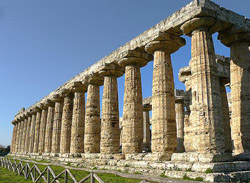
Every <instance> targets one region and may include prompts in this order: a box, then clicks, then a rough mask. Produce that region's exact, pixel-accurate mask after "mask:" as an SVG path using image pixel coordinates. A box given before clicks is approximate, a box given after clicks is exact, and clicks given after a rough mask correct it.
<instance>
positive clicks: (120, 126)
mask: <svg viewBox="0 0 250 183" xmlns="http://www.w3.org/2000/svg"><path fill="white" fill-rule="evenodd" d="M214 33H218V40H220V42H221V43H222V44H223V45H225V46H226V47H229V48H230V58H227V57H224V56H219V55H216V54H215V53H216V51H215V49H214V44H213V37H212V35H213V34H214ZM183 35H186V36H188V37H190V38H191V48H190V51H191V60H190V62H189V65H188V66H186V67H184V68H182V69H180V71H179V80H180V81H181V82H183V83H184V84H185V91H183V90H178V89H175V85H174V78H173V68H172V62H178V60H171V54H173V53H175V52H178V50H179V49H180V48H181V47H183V46H185V44H186V41H185V39H184V38H183V37H182V36H183ZM249 46H250V20H249V19H248V18H246V17H244V16H241V15H239V14H237V13H234V12H232V11H230V10H227V9H225V8H223V7H220V6H219V5H217V4H215V3H213V2H212V1H210V0H193V1H192V2H191V3H189V4H188V5H186V6H185V7H183V8H181V9H180V10H178V11H177V12H175V13H174V14H173V15H171V16H170V17H168V18H167V19H165V20H163V21H161V22H160V23H158V24H157V25H155V26H154V27H152V28H150V29H149V30H147V31H145V32H143V33H142V34H140V35H139V36H137V37H136V38H134V39H133V40H131V41H129V42H127V43H126V44H125V45H123V46H121V47H120V48H118V49H117V50H115V51H113V52H112V53H111V54H110V55H108V56H106V57H104V58H103V59H101V60H100V61H98V62H96V63H95V64H94V65H92V66H91V67H89V68H87V69H86V70H85V71H83V72H81V73H80V74H78V75H76V76H75V77H74V78H72V79H71V80H69V81H67V82H66V83H65V84H63V85H62V86H61V87H59V88H57V89H56V90H55V91H53V92H51V93H50V94H49V95H48V96H46V97H44V98H43V99H41V100H40V101H39V102H37V103H35V104H34V105H32V106H30V107H29V108H28V109H24V108H23V109H21V110H20V111H19V112H18V113H17V114H16V116H15V118H14V120H13V121H12V124H13V125H14V128H13V134H12V145H11V153H10V155H11V156H15V157H26V158H35V159H48V160H51V161H58V162H63V163H65V162H67V163H68V162H70V163H72V164H74V163H75V164H76V165H77V166H87V167H96V168H100V169H110V170H119V171H126V172H130V173H134V172H139V173H142V174H150V175H157V176H160V175H165V176H168V177H175V178H182V177H183V176H184V175H188V176H189V177H192V178H196V177H202V178H203V179H204V181H210V182H229V181H239V180H240V181H243V182H244V181H247V180H248V181H249V180H250V49H249V48H250V47H249ZM151 61H153V65H154V66H153V86H152V97H150V98H146V99H143V98H142V92H143V91H142V87H141V73H140V68H141V67H144V66H146V65H147V64H148V62H151ZM123 75H125V84H124V85H125V87H124V101H123V114H122V115H121V116H122V117H121V118H120V114H119V105H118V103H119V101H118V95H119V93H118V89H117V88H118V85H117V78H119V77H121V76H123ZM102 85H103V86H104V88H103V96H102V110H101V111H100V107H101V106H100V89H99V88H100V86H102ZM226 87H229V88H230V89H231V93H230V94H228V93H227V92H226ZM85 93H87V99H86V103H85ZM229 95H230V97H228V96H229ZM229 99H230V100H229ZM150 111H152V118H150V115H149V112H150ZM100 113H101V115H100ZM208 170H210V171H211V172H210V173H208Z"/></svg>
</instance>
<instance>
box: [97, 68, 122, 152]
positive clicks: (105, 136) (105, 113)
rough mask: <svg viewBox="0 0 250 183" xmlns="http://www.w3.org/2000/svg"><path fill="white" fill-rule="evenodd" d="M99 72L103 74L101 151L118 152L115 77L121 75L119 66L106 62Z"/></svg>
mask: <svg viewBox="0 0 250 183" xmlns="http://www.w3.org/2000/svg"><path fill="white" fill-rule="evenodd" d="M100 74H101V75H102V76H104V88H103V97H102V122H101V153H104V154H112V153H119V149H120V132H119V105H118V86H117V77H120V76H122V75H123V71H122V69H121V67H119V66H118V65H115V64H109V65H108V64H106V65H105V67H104V68H103V69H102V70H101V72H100Z"/></svg>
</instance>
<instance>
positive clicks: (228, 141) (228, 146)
mask: <svg viewBox="0 0 250 183" xmlns="http://www.w3.org/2000/svg"><path fill="white" fill-rule="evenodd" d="M220 95H221V106H222V120H223V124H224V125H223V126H224V137H225V152H227V153H232V138H231V127H230V118H229V106H228V100H227V92H226V87H225V86H224V84H222V83H221V85H220Z"/></svg>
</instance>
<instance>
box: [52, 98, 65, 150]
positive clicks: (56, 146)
mask: <svg viewBox="0 0 250 183" xmlns="http://www.w3.org/2000/svg"><path fill="white" fill-rule="evenodd" d="M52 102H55V112H54V121H53V130H52V147H51V152H52V153H59V152H60V139H61V126H62V111H63V98H62V97H60V96H59V95H55V96H54V97H53V98H52Z"/></svg>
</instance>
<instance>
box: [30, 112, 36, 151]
mask: <svg viewBox="0 0 250 183" xmlns="http://www.w3.org/2000/svg"><path fill="white" fill-rule="evenodd" d="M35 128H36V113H35V112H34V109H32V118H31V124H30V136H29V141H30V142H29V152H30V153H33V150H34V144H35Z"/></svg>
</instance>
